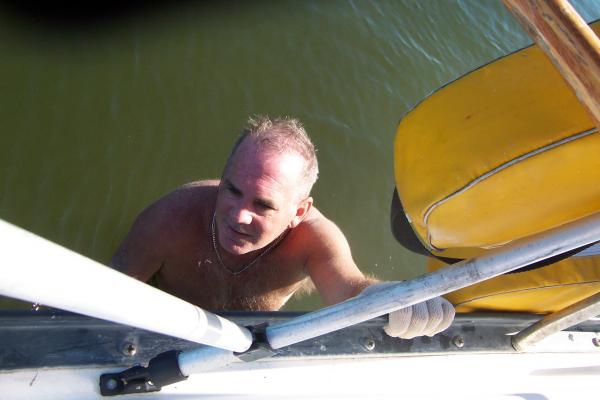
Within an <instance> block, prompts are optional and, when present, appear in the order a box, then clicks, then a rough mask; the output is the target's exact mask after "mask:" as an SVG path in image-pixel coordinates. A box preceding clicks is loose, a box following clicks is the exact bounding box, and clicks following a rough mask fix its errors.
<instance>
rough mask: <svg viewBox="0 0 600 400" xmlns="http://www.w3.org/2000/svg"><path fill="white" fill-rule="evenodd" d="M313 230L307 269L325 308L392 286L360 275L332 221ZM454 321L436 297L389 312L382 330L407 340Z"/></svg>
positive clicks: (445, 304) (451, 312) (451, 310)
mask: <svg viewBox="0 0 600 400" xmlns="http://www.w3.org/2000/svg"><path fill="white" fill-rule="evenodd" d="M312 228H313V229H312V230H313V232H312V235H311V236H312V237H313V238H314V239H315V240H313V241H312V242H314V243H313V244H312V246H310V248H309V251H311V255H310V256H309V258H308V261H307V270H308V273H309V274H310V277H311V279H312V280H313V282H314V284H315V286H316V287H317V290H318V291H319V293H320V294H321V296H322V297H323V299H324V300H325V302H326V303H327V304H328V305H330V304H335V303H338V302H341V301H344V300H346V299H348V298H350V297H353V296H356V295H358V294H360V293H361V292H362V291H363V290H364V289H365V288H367V287H369V288H368V289H367V290H365V291H364V292H365V293H368V292H372V291H373V290H377V287H382V286H386V285H389V284H393V282H386V283H379V282H378V281H377V280H376V279H372V278H367V277H365V276H364V275H363V274H362V272H360V270H359V269H358V267H357V266H356V264H355V263H354V261H353V259H352V255H351V252H350V246H349V245H348V241H347V240H346V238H345V236H344V235H343V233H342V232H341V231H340V230H339V229H338V228H337V226H335V224H333V222H331V221H329V220H326V219H324V220H323V221H318V222H317V223H316V224H314V226H313V227H312ZM453 319H454V307H453V306H452V304H450V302H448V301H447V300H446V299H444V298H443V297H436V298H433V299H431V300H428V301H426V302H423V303H419V304H415V305H413V306H410V307H407V308H404V309H401V310H398V311H395V312H393V313H391V314H390V315H389V323H388V324H387V325H386V327H385V331H386V333H387V334H388V335H390V336H397V337H401V338H406V339H409V338H413V337H415V336H422V335H427V336H433V335H434V334H436V333H438V332H441V331H443V330H445V329H446V328H448V327H449V326H450V324H451V323H452V320H453Z"/></svg>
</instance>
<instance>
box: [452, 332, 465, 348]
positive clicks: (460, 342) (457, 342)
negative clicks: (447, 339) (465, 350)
mask: <svg viewBox="0 0 600 400" xmlns="http://www.w3.org/2000/svg"><path fill="white" fill-rule="evenodd" d="M452 343H454V345H455V346H456V347H458V348H459V349H460V348H462V347H463V346H464V345H465V340H464V339H463V338H462V336H460V335H458V336H454V337H453V338H452Z"/></svg>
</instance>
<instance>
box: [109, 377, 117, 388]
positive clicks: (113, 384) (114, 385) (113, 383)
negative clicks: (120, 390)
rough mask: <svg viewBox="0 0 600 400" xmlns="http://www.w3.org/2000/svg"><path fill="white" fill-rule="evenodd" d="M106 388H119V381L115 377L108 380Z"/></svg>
mask: <svg viewBox="0 0 600 400" xmlns="http://www.w3.org/2000/svg"><path fill="white" fill-rule="evenodd" d="M106 388H107V389H108V390H115V389H116V388H117V381H116V380H115V379H109V380H108V381H106Z"/></svg>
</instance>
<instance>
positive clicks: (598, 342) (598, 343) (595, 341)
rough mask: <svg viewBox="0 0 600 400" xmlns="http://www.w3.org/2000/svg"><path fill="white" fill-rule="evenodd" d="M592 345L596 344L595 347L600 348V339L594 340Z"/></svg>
mask: <svg viewBox="0 0 600 400" xmlns="http://www.w3.org/2000/svg"><path fill="white" fill-rule="evenodd" d="M592 343H593V344H594V346H596V347H600V339H598V338H597V337H595V338H592Z"/></svg>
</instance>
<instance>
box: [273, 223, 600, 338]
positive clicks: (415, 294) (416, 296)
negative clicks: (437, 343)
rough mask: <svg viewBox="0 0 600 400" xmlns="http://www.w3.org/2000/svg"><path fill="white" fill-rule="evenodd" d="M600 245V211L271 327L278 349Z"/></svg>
mask: <svg viewBox="0 0 600 400" xmlns="http://www.w3.org/2000/svg"><path fill="white" fill-rule="evenodd" d="M599 240H600V212H599V213H596V214H593V215H590V216H588V217H586V218H583V219H581V220H578V221H574V222H570V223H568V224H565V225H562V226H560V227H557V228H554V229H552V230H549V231H546V232H542V233H539V234H536V235H532V236H529V237H526V238H523V239H519V240H515V241H514V242H512V243H509V244H507V245H505V246H503V247H501V248H497V249H494V250H490V251H489V252H488V253H486V254H485V255H482V256H480V257H477V258H473V259H471V260H465V261H462V262H459V263H456V264H454V265H451V266H448V267H445V268H441V269H439V270H437V271H435V272H432V273H429V274H427V275H422V276H420V277H418V278H415V279H412V280H409V281H404V282H401V283H397V284H395V285H391V286H389V287H385V288H382V289H380V290H378V291H374V292H372V293H368V294H365V295H359V296H357V297H353V298H351V299H349V300H346V301H345V302H343V303H339V304H336V305H333V306H330V307H326V308H323V309H321V310H318V311H314V312H311V313H308V314H304V315H302V316H300V317H297V318H294V319H292V320H290V321H286V322H282V323H279V324H275V325H271V326H269V327H267V332H266V334H267V339H268V341H269V344H270V345H271V347H273V348H274V349H279V348H281V347H284V346H289V345H291V344H294V343H298V342H301V341H303V340H307V339H311V338H314V337H317V336H320V335H324V334H326V333H329V332H333V331H335V330H338V329H342V328H345V327H347V326H351V325H354V324H358V323H360V322H363V321H366V320H369V319H371V318H375V317H378V316H380V315H384V314H388V313H390V312H392V311H395V310H399V309H401V308H404V307H408V306H411V305H413V304H416V303H420V302H423V301H426V300H429V299H431V298H433V297H437V296H441V295H443V294H446V293H448V292H451V291H454V290H458V289H461V288H463V287H466V286H469V285H473V284H475V283H478V282H482V281H484V280H487V279H490V278H493V277H495V276H498V275H500V274H503V273H506V272H509V271H512V270H515V269H517V268H520V267H523V266H526V265H530V264H533V263H535V262H538V261H541V260H545V259H547V258H550V257H553V256H557V255H560V254H563V253H565V252H568V251H571V250H574V249H577V248H580V247H582V246H586V245H588V244H590V243H595V242H597V241H599Z"/></svg>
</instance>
